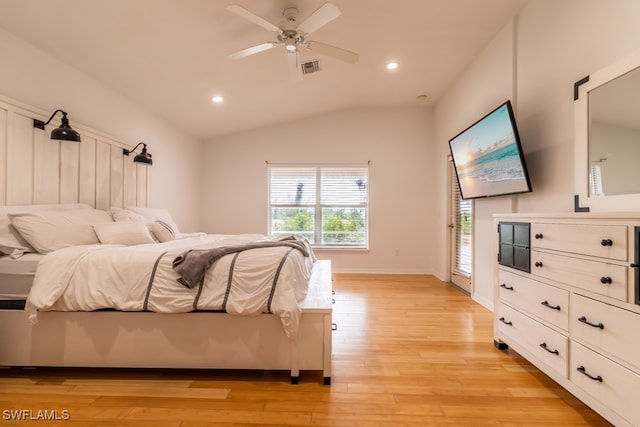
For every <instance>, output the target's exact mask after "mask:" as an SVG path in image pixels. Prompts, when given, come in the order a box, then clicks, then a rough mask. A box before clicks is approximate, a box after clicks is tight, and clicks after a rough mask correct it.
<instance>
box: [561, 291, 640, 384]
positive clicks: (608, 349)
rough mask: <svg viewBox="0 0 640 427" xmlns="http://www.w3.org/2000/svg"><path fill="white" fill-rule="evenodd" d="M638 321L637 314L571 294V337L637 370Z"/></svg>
mask: <svg viewBox="0 0 640 427" xmlns="http://www.w3.org/2000/svg"><path fill="white" fill-rule="evenodd" d="M587 322H588V323H587ZM639 324H640V314H637V313H634V312H631V311H628V310H624V309H622V308H618V307H615V306H613V305H609V304H605V303H603V302H599V301H596V300H594V299H591V298H587V297H584V296H582V295H577V294H573V295H572V296H571V334H572V338H574V339H576V340H579V341H581V342H584V343H585V344H587V345H589V347H593V348H595V349H597V351H599V352H602V353H606V354H609V355H611V356H613V357H614V358H618V359H620V360H622V361H624V362H625V363H628V364H630V365H631V366H632V367H633V368H634V369H636V370H637V371H638V372H640V340H638V325H639ZM592 325H594V326H592ZM600 325H602V327H600ZM639 390H640V389H639Z"/></svg>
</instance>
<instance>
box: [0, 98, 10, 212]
mask: <svg viewBox="0 0 640 427" xmlns="http://www.w3.org/2000/svg"><path fill="white" fill-rule="evenodd" d="M8 115H9V112H8V111H7V109H6V108H0V170H2V171H6V170H7V132H8V128H7V117H8ZM6 182H7V181H6V174H5V172H1V173H0V205H4V204H6V196H7V194H6V190H7V185H6Z"/></svg>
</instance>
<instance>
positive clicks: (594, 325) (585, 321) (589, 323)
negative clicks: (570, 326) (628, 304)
mask: <svg viewBox="0 0 640 427" xmlns="http://www.w3.org/2000/svg"><path fill="white" fill-rule="evenodd" d="M578 321H579V322H582V323H584V324H586V325H589V326H593V327H594V328H600V329H604V325H603V324H602V323H598V324H597V325H596V324H595V323H591V322H589V321H588V320H587V318H586V317H585V316H582V317H578Z"/></svg>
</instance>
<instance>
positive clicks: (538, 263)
mask: <svg viewBox="0 0 640 427" xmlns="http://www.w3.org/2000/svg"><path fill="white" fill-rule="evenodd" d="M534 265H535V266H536V267H542V261H536V263H535V264H534Z"/></svg>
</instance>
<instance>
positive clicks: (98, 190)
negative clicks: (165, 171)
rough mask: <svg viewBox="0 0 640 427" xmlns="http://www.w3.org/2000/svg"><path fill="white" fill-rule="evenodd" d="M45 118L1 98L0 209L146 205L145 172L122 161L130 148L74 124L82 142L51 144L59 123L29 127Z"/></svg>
mask: <svg viewBox="0 0 640 427" xmlns="http://www.w3.org/2000/svg"><path fill="white" fill-rule="evenodd" d="M47 114H48V113H46V112H42V111H38V110H36V109H34V108H31V107H29V106H26V105H24V104H21V103H19V102H18V101H14V100H11V99H8V98H5V97H3V96H1V95H0V205H29V204H34V203H35V204H49V203H78V202H81V203H86V204H88V205H90V206H94V207H97V208H98V209H105V210H106V209H109V207H110V206H114V205H115V206H124V205H125V203H126V205H127V206H129V205H137V206H146V201H147V194H148V189H147V184H148V180H147V176H146V174H147V172H146V168H138V167H137V165H135V164H133V162H132V159H130V158H128V157H127V158H126V159H123V155H122V149H123V148H129V149H131V146H130V145H128V144H125V143H122V142H120V141H118V140H116V139H114V138H111V137H109V136H107V135H104V134H101V133H100V132H97V131H93V130H91V129H88V128H85V127H83V126H82V125H80V124H78V123H76V122H74V123H72V126H73V128H74V129H76V130H77V131H78V132H80V134H81V136H82V142H80V143H77V142H72V141H53V140H51V139H50V135H51V131H52V130H53V129H55V128H56V127H57V126H58V125H59V123H60V121H59V119H57V118H56V119H54V120H53V121H52V122H51V124H50V125H48V126H47V128H46V130H44V131H43V130H40V129H37V128H34V127H33V119H34V118H37V119H40V120H46V118H47Z"/></svg>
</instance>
